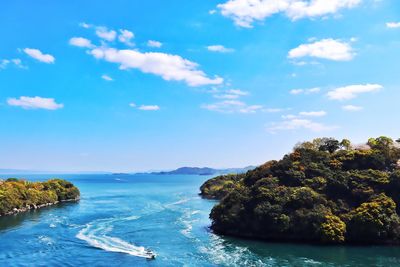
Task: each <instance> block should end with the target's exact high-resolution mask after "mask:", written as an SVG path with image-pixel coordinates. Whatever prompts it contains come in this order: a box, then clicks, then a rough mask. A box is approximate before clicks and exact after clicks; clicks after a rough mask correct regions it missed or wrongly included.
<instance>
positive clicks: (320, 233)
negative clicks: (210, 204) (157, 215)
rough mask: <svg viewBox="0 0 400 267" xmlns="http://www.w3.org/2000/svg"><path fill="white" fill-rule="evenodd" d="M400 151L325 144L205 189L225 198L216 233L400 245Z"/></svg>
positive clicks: (308, 145) (374, 144)
mask: <svg viewBox="0 0 400 267" xmlns="http://www.w3.org/2000/svg"><path fill="white" fill-rule="evenodd" d="M399 160H400V146H399V145H398V144H397V143H396V142H395V141H393V140H392V139H391V138H388V137H384V136H383V137H378V138H371V139H369V140H368V142H367V143H366V144H362V145H352V144H351V142H350V141H349V140H347V139H345V140H342V141H339V140H335V139H334V138H319V139H315V140H313V141H311V142H304V143H301V144H298V145H296V146H295V148H294V149H293V151H292V152H291V153H289V154H287V155H285V156H284V157H283V158H282V159H281V160H279V161H270V162H267V163H265V164H263V165H261V166H260V167H258V168H256V169H254V170H251V171H248V172H247V173H246V174H241V175H228V176H226V175H225V176H219V177H216V178H213V179H210V180H209V181H207V182H206V183H205V184H203V185H202V187H201V194H202V195H203V196H204V197H207V198H216V199H220V200H221V201H220V203H219V204H217V205H216V206H215V207H214V208H213V209H212V211H211V214H210V218H211V219H212V226H211V228H212V229H213V230H214V231H215V232H216V233H220V234H227V235H234V236H241V237H247V238H256V239H265V240H279V241H297V242H319V243H396V244H399V243H400V218H399V212H400V165H399V162H400V161H399Z"/></svg>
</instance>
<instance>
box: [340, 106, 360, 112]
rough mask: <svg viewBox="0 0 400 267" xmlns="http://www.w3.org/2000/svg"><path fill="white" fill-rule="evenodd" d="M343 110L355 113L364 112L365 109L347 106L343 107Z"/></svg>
mask: <svg viewBox="0 0 400 267" xmlns="http://www.w3.org/2000/svg"><path fill="white" fill-rule="evenodd" d="M342 109H343V110H346V111H353V112H355V111H360V110H363V109H364V108H363V107H360V106H353V105H347V106H343V107H342Z"/></svg>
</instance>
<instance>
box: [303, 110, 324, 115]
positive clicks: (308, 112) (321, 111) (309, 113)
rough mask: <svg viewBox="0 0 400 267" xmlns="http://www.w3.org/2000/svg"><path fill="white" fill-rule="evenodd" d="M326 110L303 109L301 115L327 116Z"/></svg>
mask: <svg viewBox="0 0 400 267" xmlns="http://www.w3.org/2000/svg"><path fill="white" fill-rule="evenodd" d="M326 114H327V113H326V111H323V110H320V111H302V112H300V113H299V115H300V116H304V117H323V116H326Z"/></svg>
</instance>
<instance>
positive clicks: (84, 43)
mask: <svg viewBox="0 0 400 267" xmlns="http://www.w3.org/2000/svg"><path fill="white" fill-rule="evenodd" d="M69 44H70V45H73V46H78V47H87V48H92V47H94V45H93V44H92V42H91V41H90V40H88V39H86V38H83V37H72V38H71V39H70V40H69Z"/></svg>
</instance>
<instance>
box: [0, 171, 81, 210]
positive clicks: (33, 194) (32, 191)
mask: <svg viewBox="0 0 400 267" xmlns="http://www.w3.org/2000/svg"><path fill="white" fill-rule="evenodd" d="M79 195H80V192H79V189H78V188H76V187H75V186H74V185H73V184H72V183H70V182H68V181H65V180H60V179H52V180H49V181H46V182H29V181H26V180H19V179H16V178H9V179H7V180H5V181H2V180H0V215H4V214H8V213H10V212H12V211H13V210H14V209H21V208H25V207H27V206H33V205H35V206H39V205H43V204H49V203H51V204H52V203H56V202H59V201H65V200H73V199H77V198H79Z"/></svg>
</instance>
